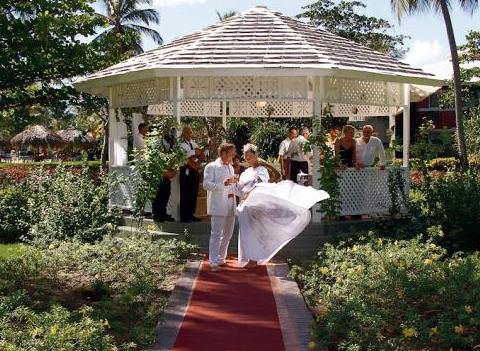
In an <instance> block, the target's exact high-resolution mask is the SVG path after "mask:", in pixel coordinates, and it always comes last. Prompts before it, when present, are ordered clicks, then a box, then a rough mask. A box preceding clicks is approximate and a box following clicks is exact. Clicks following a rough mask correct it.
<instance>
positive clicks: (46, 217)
mask: <svg viewBox="0 0 480 351" xmlns="http://www.w3.org/2000/svg"><path fill="white" fill-rule="evenodd" d="M28 184H29V187H30V189H31V195H30V198H29V215H30V218H31V226H30V230H29V239H31V241H32V242H34V243H36V244H49V243H50V242H52V241H55V240H65V239H79V240H81V241H85V242H94V241H96V240H100V239H101V238H102V237H103V236H105V235H107V234H109V233H113V232H114V230H115V226H116V223H117V222H118V213H117V212H116V211H115V210H113V209H111V208H109V207H108V202H109V196H110V195H109V194H110V190H111V188H112V186H113V182H112V181H111V180H110V177H109V176H108V175H107V174H105V173H101V174H99V175H98V177H97V178H96V179H92V177H91V175H90V171H89V169H88V167H84V168H83V169H82V170H79V171H76V172H74V171H68V170H66V169H65V168H64V167H62V166H58V167H57V169H56V172H55V173H54V174H48V173H46V172H45V171H43V170H40V171H39V172H36V173H34V174H32V175H31V176H30V177H29V180H28Z"/></svg>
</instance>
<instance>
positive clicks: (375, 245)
mask: <svg viewBox="0 0 480 351" xmlns="http://www.w3.org/2000/svg"><path fill="white" fill-rule="evenodd" d="M292 273H293V276H294V277H295V278H296V279H297V280H298V281H299V282H300V284H301V286H302V291H303V294H304V296H305V297H306V299H307V302H308V304H309V305H310V307H311V308H312V310H313V311H314V313H315V320H316V322H315V326H314V330H313V341H312V343H311V345H310V346H311V348H312V349H315V348H316V347H317V346H318V347H319V348H320V347H327V348H328V349H329V350H348V351H354V350H373V351H375V350H378V351H411V350H449V349H452V350H473V349H475V347H477V345H478V344H479V343H480V304H479V301H480V279H479V277H480V256H479V254H478V253H476V254H472V255H470V256H462V255H455V256H453V257H451V258H448V257H446V251H445V250H444V249H443V248H441V247H440V246H437V245H436V244H434V243H433V242H429V241H426V242H424V241H422V240H421V239H419V238H417V239H412V240H408V241H389V240H385V239H381V238H372V239H370V240H365V239H364V243H361V242H360V243H359V242H356V243H353V242H350V243H340V244H339V245H338V246H333V245H325V246H324V248H323V249H321V250H320V251H319V252H318V258H317V259H316V260H315V261H314V262H313V263H311V264H309V265H307V266H305V267H298V266H297V267H294V269H293V270H292Z"/></svg>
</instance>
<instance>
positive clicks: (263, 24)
mask: <svg viewBox="0 0 480 351" xmlns="http://www.w3.org/2000/svg"><path fill="white" fill-rule="evenodd" d="M225 69H229V72H228V75H249V74H250V75H252V76H255V75H269V74H271V75H274V74H278V72H279V70H281V71H283V72H286V71H289V70H291V72H292V75H293V74H294V72H295V73H296V74H297V75H320V76H341V77H352V78H362V77H363V78H367V77H371V78H372V79H379V80H392V81H399V82H408V83H416V84H427V85H440V81H439V80H438V79H435V77H434V76H433V75H431V74H428V73H425V72H423V71H422V70H421V69H418V68H413V67H411V66H409V65H408V64H406V63H403V62H401V61H399V60H397V59H395V58H392V57H390V56H389V55H387V54H383V53H379V52H376V51H374V50H372V49H370V48H368V47H365V46H361V45H359V44H357V43H355V42H353V41H350V40H347V39H345V38H342V37H340V36H337V35H334V34H332V33H329V32H327V31H325V30H322V29H318V28H315V27H313V26H311V25H308V24H305V23H303V22H301V21H299V20H297V19H294V18H291V17H288V16H285V15H283V14H281V13H279V12H274V11H271V10H269V9H267V8H266V7H264V6H257V7H255V8H253V9H251V10H248V11H245V12H242V13H240V14H238V15H236V16H233V17H230V18H228V19H227V20H225V21H223V22H219V23H217V24H215V25H212V26H209V27H207V28H205V29H203V30H200V31H198V32H194V33H192V34H189V35H186V36H184V37H182V38H179V39H176V40H174V41H172V42H171V43H169V44H166V45H163V46H160V47H159V48H157V49H154V50H150V51H147V52H145V53H143V54H140V55H138V56H135V57H132V58H130V59H128V60H126V61H123V62H121V63H119V64H116V65H113V66H111V67H109V68H106V69H104V70H101V71H98V72H95V73H93V74H91V75H89V76H86V77H84V78H81V79H80V80H78V81H77V82H76V84H75V85H76V87H77V88H79V89H81V90H84V91H91V92H92V91H94V90H95V89H92V88H95V87H97V88H100V87H105V86H108V85H114V84H118V83H123V82H127V81H134V80H138V79H144V78H147V77H150V78H151V77H162V76H163V77H164V76H175V75H219V74H223V75H225V74H226V72H225ZM216 71H218V73H216V74H215V72H216ZM268 72H270V73H268ZM365 73H367V74H368V76H366V75H365ZM386 76H388V77H386Z"/></svg>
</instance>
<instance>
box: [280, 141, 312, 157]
mask: <svg viewBox="0 0 480 351" xmlns="http://www.w3.org/2000/svg"><path fill="white" fill-rule="evenodd" d="M307 142H308V140H307V139H305V137H304V136H303V135H300V136H299V137H297V138H295V139H294V140H292V141H291V142H290V145H289V146H288V149H287V152H286V153H285V155H284V156H285V157H286V158H289V159H290V160H292V161H297V162H304V161H308V160H309V159H310V153H309V152H308V153H305V152H304V151H303V147H304V145H305V144H306V143H307Z"/></svg>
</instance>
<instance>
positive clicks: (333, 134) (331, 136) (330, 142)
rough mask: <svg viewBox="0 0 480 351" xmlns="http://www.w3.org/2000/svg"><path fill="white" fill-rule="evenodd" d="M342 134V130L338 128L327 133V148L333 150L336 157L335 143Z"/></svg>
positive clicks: (333, 128)
mask: <svg viewBox="0 0 480 351" xmlns="http://www.w3.org/2000/svg"><path fill="white" fill-rule="evenodd" d="M339 134H340V128H339V127H337V126H333V127H330V129H328V133H327V146H328V147H329V148H330V150H332V154H334V155H335V141H337V138H338V135H339Z"/></svg>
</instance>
